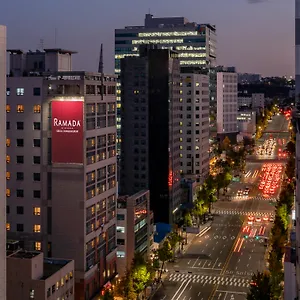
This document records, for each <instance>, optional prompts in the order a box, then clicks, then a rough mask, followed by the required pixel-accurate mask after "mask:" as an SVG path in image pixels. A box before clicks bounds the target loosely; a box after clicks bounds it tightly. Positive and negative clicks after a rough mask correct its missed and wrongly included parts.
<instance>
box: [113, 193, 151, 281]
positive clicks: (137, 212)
mask: <svg viewBox="0 0 300 300" xmlns="http://www.w3.org/2000/svg"><path fill="white" fill-rule="evenodd" d="M153 230H154V229H153V212H152V211H150V194H149V190H144V191H140V192H138V193H136V194H134V195H132V196H122V197H119V198H118V205H117V245H118V251H117V266H118V273H119V274H120V275H121V276H123V275H125V271H126V270H128V269H130V266H131V263H132V259H133V258H134V253H136V252H139V253H141V254H144V255H145V258H146V259H147V258H150V253H151V249H152V246H153V238H154V237H153V234H154V232H153Z"/></svg>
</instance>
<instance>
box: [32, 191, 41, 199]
mask: <svg viewBox="0 0 300 300" xmlns="http://www.w3.org/2000/svg"><path fill="white" fill-rule="evenodd" d="M33 198H41V191H38V190H35V191H33Z"/></svg>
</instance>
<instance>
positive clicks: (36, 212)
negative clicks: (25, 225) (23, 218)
mask: <svg viewBox="0 0 300 300" xmlns="http://www.w3.org/2000/svg"><path fill="white" fill-rule="evenodd" d="M33 214H34V215H35V216H40V215H41V208H40V207H34V208H33Z"/></svg>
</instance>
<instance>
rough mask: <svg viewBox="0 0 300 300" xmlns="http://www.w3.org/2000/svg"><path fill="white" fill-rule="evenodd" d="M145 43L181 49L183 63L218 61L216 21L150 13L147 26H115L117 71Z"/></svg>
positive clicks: (119, 101) (212, 64)
mask: <svg viewBox="0 0 300 300" xmlns="http://www.w3.org/2000/svg"><path fill="white" fill-rule="evenodd" d="M145 44H149V45H159V46H160V47H161V48H163V49H171V50H175V51H177V52H178V53H179V60H180V65H181V66H198V67H203V68H206V69H208V68H210V67H211V66H214V65H215V63H216V27H215V26H214V25H210V24H198V23H195V22H190V21H188V20H187V19H186V18H184V17H169V18H167V17H164V18H154V17H153V15H151V14H146V16H145V23H144V25H143V26H126V27H125V28H123V29H116V30H115V73H116V74H117V75H119V74H120V72H121V64H120V61H121V59H122V58H124V57H128V56H139V46H140V45H145ZM120 93H121V91H120V89H118V95H117V105H118V113H117V128H118V138H120V134H121V129H120V128H121V127H120V126H121V119H120V115H121V98H120V96H121V95H120ZM120 142H121V141H120ZM118 151H119V150H118Z"/></svg>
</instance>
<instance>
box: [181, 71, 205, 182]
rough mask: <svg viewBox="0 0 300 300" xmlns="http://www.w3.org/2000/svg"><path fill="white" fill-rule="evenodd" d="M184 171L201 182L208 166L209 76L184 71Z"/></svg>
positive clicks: (182, 157) (182, 161)
mask: <svg viewBox="0 0 300 300" xmlns="http://www.w3.org/2000/svg"><path fill="white" fill-rule="evenodd" d="M181 77H182V106H183V109H182V115H183V118H182V127H181V128H182V131H183V134H182V141H181V146H180V149H181V170H182V171H181V172H182V173H183V174H185V175H186V176H187V177H194V178H195V179H197V181H198V182H201V179H203V178H205V177H206V175H207V174H208V169H209V78H208V76H207V75H203V74H196V73H182V74H181Z"/></svg>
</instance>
